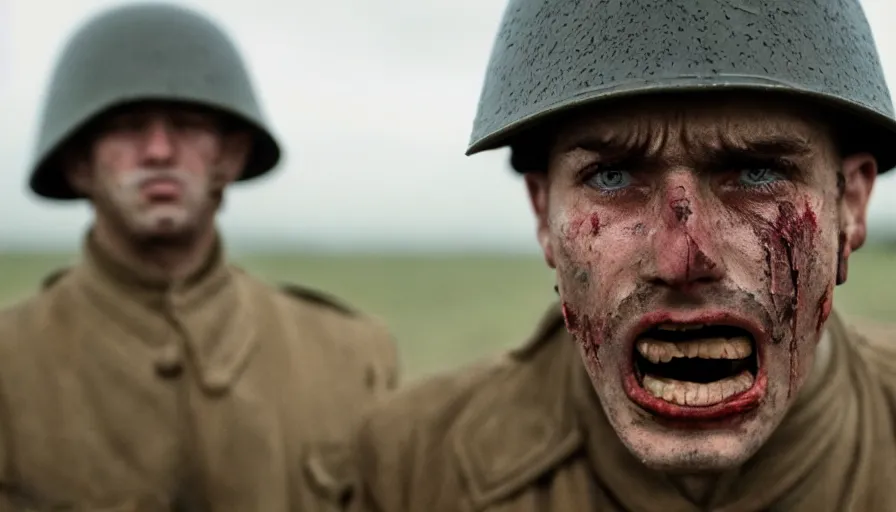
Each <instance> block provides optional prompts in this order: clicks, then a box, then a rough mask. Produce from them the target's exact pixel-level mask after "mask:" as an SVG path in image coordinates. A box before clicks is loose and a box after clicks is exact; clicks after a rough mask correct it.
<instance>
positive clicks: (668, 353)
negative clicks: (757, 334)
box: [637, 337, 753, 363]
mask: <svg viewBox="0 0 896 512" xmlns="http://www.w3.org/2000/svg"><path fill="white" fill-rule="evenodd" d="M637 349H638V352H639V353H640V354H641V355H642V356H644V357H645V358H646V359H647V360H648V361H650V362H651V363H668V362H669V361H671V360H672V359H675V358H676V357H700V358H703V359H743V358H745V357H749V356H750V355H751V354H752V353H753V346H752V345H751V344H750V339H749V338H747V337H737V338H710V339H702V340H694V341H683V342H678V343H671V342H668V341H660V340H655V339H643V340H640V341H638V344H637Z"/></svg>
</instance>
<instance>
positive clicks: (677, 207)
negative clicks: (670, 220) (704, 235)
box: [669, 199, 694, 224]
mask: <svg viewBox="0 0 896 512" xmlns="http://www.w3.org/2000/svg"><path fill="white" fill-rule="evenodd" d="M669 207H670V208H672V212H673V213H675V220H677V221H678V222H679V223H680V224H687V222H688V219H690V218H691V214H692V213H694V212H693V211H691V201H690V199H675V200H673V201H672V202H670V203H669Z"/></svg>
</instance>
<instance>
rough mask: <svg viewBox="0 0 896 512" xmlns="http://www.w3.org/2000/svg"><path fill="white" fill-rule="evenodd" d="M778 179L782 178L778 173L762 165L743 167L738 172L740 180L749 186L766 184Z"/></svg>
mask: <svg viewBox="0 0 896 512" xmlns="http://www.w3.org/2000/svg"><path fill="white" fill-rule="evenodd" d="M780 179H783V176H781V174H780V173H777V172H775V171H773V170H771V169H768V168H763V167H758V168H753V169H744V170H742V171H741V172H740V182H741V183H742V184H744V185H747V186H751V187H757V186H762V185H768V184H769V183H773V182H775V181H778V180H780Z"/></svg>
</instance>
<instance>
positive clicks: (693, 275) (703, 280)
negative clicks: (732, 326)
mask: <svg viewBox="0 0 896 512" xmlns="http://www.w3.org/2000/svg"><path fill="white" fill-rule="evenodd" d="M705 203H706V201H704V200H701V198H700V187H699V183H698V182H697V180H696V179H695V177H694V176H693V175H692V174H690V173H680V174H679V175H676V176H673V177H670V179H669V180H668V181H667V183H665V184H664V186H663V189H662V192H661V198H660V201H659V204H658V205H657V208H659V210H660V211H659V212H658V213H659V215H656V216H655V217H654V218H655V219H656V226H655V229H654V230H652V234H651V239H650V246H649V249H648V252H649V253H650V257H648V258H646V259H645V260H646V261H645V264H644V266H643V270H642V272H643V275H642V277H643V278H644V279H645V280H646V281H648V282H651V283H653V284H657V285H661V286H665V287H668V288H676V289H686V288H692V287H693V286H695V285H698V284H708V283H713V282H717V281H720V280H722V279H723V278H724V277H725V267H724V264H723V262H722V258H721V254H720V251H719V245H720V242H721V240H722V238H723V237H724V234H723V233H717V232H714V231H713V228H712V226H711V222H710V221H711V218H712V215H711V213H710V212H709V211H707V207H706V206H705Z"/></svg>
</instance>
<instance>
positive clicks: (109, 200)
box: [68, 104, 249, 242]
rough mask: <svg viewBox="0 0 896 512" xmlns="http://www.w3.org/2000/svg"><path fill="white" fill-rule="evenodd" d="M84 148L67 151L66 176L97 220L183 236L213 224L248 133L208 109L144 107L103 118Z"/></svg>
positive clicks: (129, 231)
mask: <svg viewBox="0 0 896 512" xmlns="http://www.w3.org/2000/svg"><path fill="white" fill-rule="evenodd" d="M85 146H86V148H77V149H79V150H80V149H83V150H84V151H81V152H70V153H71V154H72V159H71V161H70V162H69V166H68V170H69V179H70V181H71V182H72V184H73V186H74V187H75V188H76V189H77V190H79V191H80V192H81V193H83V194H84V195H85V196H87V197H88V198H90V200H91V202H92V203H93V205H94V207H95V209H96V212H97V222H98V223H105V224H106V225H107V226H112V227H113V228H114V229H116V230H117V231H119V232H122V234H123V235H125V236H128V237H131V238H136V239H140V240H149V241H160V242H161V241H165V240H182V239H183V240H184V241H187V240H189V239H190V238H191V237H193V236H195V235H196V234H197V232H198V231H201V230H202V229H208V228H209V227H210V226H211V224H212V221H213V217H214V213H215V212H216V210H217V209H218V206H219V203H220V200H221V194H222V191H223V189H224V186H225V185H226V184H228V183H229V182H231V181H233V180H234V179H235V178H236V177H237V176H238V174H239V172H240V171H241V169H242V167H243V165H244V162H245V158H246V155H247V153H248V149H249V137H248V135H246V134H244V133H242V132H235V131H232V130H228V129H227V127H226V125H225V120H224V119H223V118H222V117H221V116H218V115H216V114H215V113H213V112H211V111H208V110H205V109H199V108H195V107H190V106H187V105H170V104H168V105H166V104H142V105H134V106H129V107H127V108H123V109H119V110H117V111H114V112H111V113H108V114H107V115H105V116H103V117H102V118H101V119H100V120H98V122H97V123H95V125H94V126H93V127H92V128H91V130H90V133H89V140H88V142H87V143H86V144H85Z"/></svg>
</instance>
